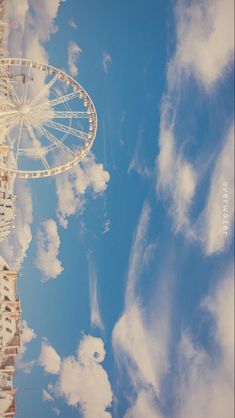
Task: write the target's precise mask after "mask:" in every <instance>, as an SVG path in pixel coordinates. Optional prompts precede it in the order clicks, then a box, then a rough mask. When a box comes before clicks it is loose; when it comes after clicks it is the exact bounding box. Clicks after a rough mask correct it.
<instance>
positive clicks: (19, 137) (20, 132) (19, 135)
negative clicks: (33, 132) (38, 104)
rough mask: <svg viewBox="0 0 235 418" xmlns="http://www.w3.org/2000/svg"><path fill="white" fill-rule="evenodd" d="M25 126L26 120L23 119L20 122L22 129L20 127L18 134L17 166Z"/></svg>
mask: <svg viewBox="0 0 235 418" xmlns="http://www.w3.org/2000/svg"><path fill="white" fill-rule="evenodd" d="M23 125H24V120H23V119H21V121H20V127H19V134H18V139H17V148H16V158H15V160H16V164H17V161H18V156H19V150H20V141H21V136H22V129H23Z"/></svg>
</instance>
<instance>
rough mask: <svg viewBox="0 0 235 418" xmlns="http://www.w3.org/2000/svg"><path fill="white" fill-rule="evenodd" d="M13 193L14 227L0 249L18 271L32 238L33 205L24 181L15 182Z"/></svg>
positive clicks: (29, 191)
mask: <svg viewBox="0 0 235 418" xmlns="http://www.w3.org/2000/svg"><path fill="white" fill-rule="evenodd" d="M15 194H16V196H17V202H16V219H15V221H14V224H15V229H12V231H11V233H10V235H9V237H8V238H7V239H5V240H4V241H3V243H1V244H0V249H1V254H2V256H3V257H4V258H6V260H7V261H8V263H9V264H10V266H11V268H13V269H16V270H17V271H18V270H20V267H21V265H22V263H23V261H24V258H25V256H26V252H27V250H28V248H29V245H30V242H31V240H32V232H31V227H30V225H31V223H32V221H33V207H32V196H31V190H30V188H29V186H28V185H27V183H26V182H16V184H15Z"/></svg>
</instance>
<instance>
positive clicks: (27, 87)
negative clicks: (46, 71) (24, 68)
mask: <svg viewBox="0 0 235 418" xmlns="http://www.w3.org/2000/svg"><path fill="white" fill-rule="evenodd" d="M30 71H31V65H29V68H28V72H27V78H26V80H27V81H26V86H25V92H24V100H23V103H26V101H27V95H28V89H29V75H30Z"/></svg>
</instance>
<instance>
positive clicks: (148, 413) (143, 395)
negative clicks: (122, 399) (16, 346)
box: [124, 389, 163, 418]
mask: <svg viewBox="0 0 235 418" xmlns="http://www.w3.org/2000/svg"><path fill="white" fill-rule="evenodd" d="M146 417H148V418H163V416H162V415H161V413H160V412H159V411H158V407H157V405H156V399H155V397H154V395H153V394H152V392H151V390H148V389H142V390H141V391H140V392H139V394H138V397H137V399H136V401H135V403H134V405H133V406H132V407H131V408H129V409H128V410H127V412H126V414H125V416H124V418H146Z"/></svg>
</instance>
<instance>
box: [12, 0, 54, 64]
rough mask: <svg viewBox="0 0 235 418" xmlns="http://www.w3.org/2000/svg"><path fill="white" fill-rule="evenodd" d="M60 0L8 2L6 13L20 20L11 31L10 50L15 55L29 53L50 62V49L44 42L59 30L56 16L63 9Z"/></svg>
mask: <svg viewBox="0 0 235 418" xmlns="http://www.w3.org/2000/svg"><path fill="white" fill-rule="evenodd" d="M59 4H60V1H59V0H52V1H50V2H48V1H47V0H42V1H41V2H40V3H39V2H38V1H36V0H30V1H29V0H23V1H21V2H20V4H19V2H18V1H17V0H9V1H7V2H6V17H7V18H8V19H9V20H10V21H14V22H16V25H12V27H11V28H10V31H9V35H8V42H7V46H8V50H9V53H10V55H11V56H25V57H28V58H32V59H36V60H38V61H39V62H40V61H43V62H47V53H46V51H45V48H44V47H43V45H42V43H43V42H45V41H48V40H49V38H50V35H51V34H52V33H54V32H55V31H56V27H55V25H54V20H55V18H56V16H57V13H58V9H59Z"/></svg>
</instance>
